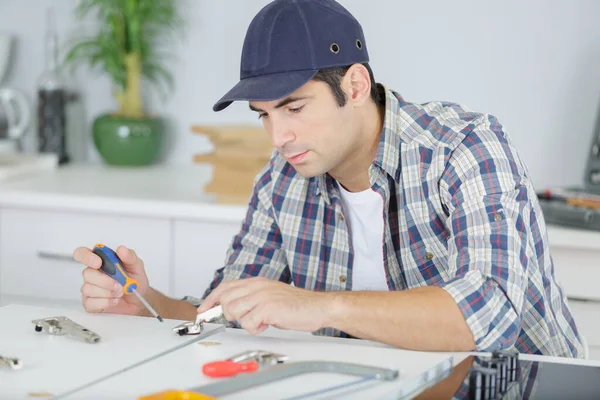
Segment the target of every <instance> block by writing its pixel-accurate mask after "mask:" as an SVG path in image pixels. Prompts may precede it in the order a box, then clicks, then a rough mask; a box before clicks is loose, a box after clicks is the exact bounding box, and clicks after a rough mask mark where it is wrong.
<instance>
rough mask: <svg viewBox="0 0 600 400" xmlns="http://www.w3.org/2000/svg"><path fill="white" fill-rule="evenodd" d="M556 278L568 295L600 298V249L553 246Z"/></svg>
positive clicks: (593, 298) (590, 298)
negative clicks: (599, 284) (599, 285)
mask: <svg viewBox="0 0 600 400" xmlns="http://www.w3.org/2000/svg"><path fill="white" fill-rule="evenodd" d="M551 253H552V259H553V260H554V271H555V275H556V278H557V279H558V281H559V282H560V283H561V285H562V287H563V289H564V290H565V292H566V294H567V296H568V297H573V298H580V299H588V300H600V288H599V287H598V282H600V251H596V250H590V249H573V248H567V247H560V246H555V247H552V248H551Z"/></svg>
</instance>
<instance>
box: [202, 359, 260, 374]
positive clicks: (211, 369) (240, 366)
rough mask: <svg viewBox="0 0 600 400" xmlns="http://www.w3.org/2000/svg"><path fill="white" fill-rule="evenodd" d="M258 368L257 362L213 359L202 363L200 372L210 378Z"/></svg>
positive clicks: (252, 370)
mask: <svg viewBox="0 0 600 400" xmlns="http://www.w3.org/2000/svg"><path fill="white" fill-rule="evenodd" d="M258 368H259V365H258V362H256V361H248V362H236V361H232V360H223V361H213V362H210V363H207V364H204V366H203V367H202V372H203V373H204V375H206V376H210V377H211V378H225V377H228V376H235V375H237V374H239V373H241V372H254V371H257V370H258Z"/></svg>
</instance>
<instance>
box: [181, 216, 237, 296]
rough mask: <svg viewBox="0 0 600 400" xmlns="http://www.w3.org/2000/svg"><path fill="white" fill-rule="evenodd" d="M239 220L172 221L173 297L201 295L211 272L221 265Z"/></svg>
mask: <svg viewBox="0 0 600 400" xmlns="http://www.w3.org/2000/svg"><path fill="white" fill-rule="evenodd" d="M240 227H241V221H240V223H238V224H236V223H214V222H201V221H181V220H178V221H175V223H174V229H173V232H174V240H173V243H174V246H175V247H174V249H175V250H174V252H175V254H174V282H175V288H174V293H175V297H178V298H181V297H183V296H194V297H202V295H203V294H204V291H205V290H206V289H207V288H208V285H209V284H210V283H211V282H212V280H213V276H214V273H215V271H216V270H217V269H219V268H221V267H222V266H223V263H224V261H225V255H226V252H227V249H228V248H229V246H230V245H231V243H232V241H233V237H234V236H235V235H236V234H237V233H238V232H239V231H240Z"/></svg>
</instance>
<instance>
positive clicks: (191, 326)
mask: <svg viewBox="0 0 600 400" xmlns="http://www.w3.org/2000/svg"><path fill="white" fill-rule="evenodd" d="M222 316H223V309H222V308H221V306H220V305H219V306H216V307H213V308H211V309H210V310H208V311H205V312H203V313H200V314H198V315H196V320H195V321H189V322H184V323H182V324H179V325H177V326H176V327H175V328H173V332H175V333H177V334H178V335H179V336H183V335H199V334H201V333H202V332H203V331H204V323H205V322H210V321H211V320H214V319H216V318H220V317H222Z"/></svg>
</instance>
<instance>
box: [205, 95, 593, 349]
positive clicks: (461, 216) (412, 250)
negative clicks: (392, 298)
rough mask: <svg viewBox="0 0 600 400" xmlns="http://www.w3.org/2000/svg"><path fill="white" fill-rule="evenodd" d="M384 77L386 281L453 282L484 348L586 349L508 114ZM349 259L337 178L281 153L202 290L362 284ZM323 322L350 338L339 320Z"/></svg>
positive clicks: (374, 175) (379, 174)
mask: <svg viewBox="0 0 600 400" xmlns="http://www.w3.org/2000/svg"><path fill="white" fill-rule="evenodd" d="M380 88H381V89H382V90H383V91H384V92H385V104H386V105H385V107H386V112H385V122H384V127H383V130H382V134H381V139H380V142H379V148H378V152H377V156H376V159H375V160H374V161H373V163H372V164H371V166H370V168H369V179H370V182H371V187H372V189H373V190H375V191H376V192H378V193H379V194H380V195H381V196H382V197H383V199H384V202H385V203H384V210H386V211H385V218H384V238H383V252H384V266H383V267H384V268H385V274H386V277H387V285H388V287H389V290H407V289H412V288H416V287H421V286H425V285H436V286H439V287H441V288H443V289H445V290H446V291H447V292H448V293H449V294H450V295H451V296H452V297H453V298H454V300H455V301H456V303H457V304H458V306H459V308H460V310H461V311H462V313H463V315H464V317H465V319H466V321H467V323H468V325H469V327H470V328H471V331H472V332H473V335H474V338H475V343H476V346H477V347H476V350H478V351H489V350H493V349H504V348H513V347H514V348H516V349H518V350H519V351H520V352H523V353H535V354H547V355H554V356H566V357H582V354H583V347H582V344H581V341H580V338H579V333H578V331H577V328H576V325H575V322H574V321H573V317H572V316H571V313H570V311H569V308H568V305H567V301H566V297H565V294H564V292H563V291H562V289H561V287H560V285H559V284H558V282H557V281H556V278H555V276H554V270H553V264H552V258H551V256H550V251H549V248H548V238H547V234H546V226H545V222H544V217H543V214H542V210H541V208H540V207H539V204H538V201H537V197H536V195H535V191H534V188H533V186H532V183H531V180H530V178H529V175H528V171H527V169H526V167H525V165H524V164H523V162H522V161H521V159H520V157H519V155H518V154H517V151H516V150H515V148H514V147H513V144H512V143H511V140H510V139H509V137H508V136H507V134H506V132H505V131H504V130H503V127H502V125H500V122H498V120H497V119H496V118H495V117H494V116H492V115H489V114H480V113H475V112H472V111H469V110H467V109H466V108H465V107H463V106H459V105H457V104H452V103H445V102H430V103H426V104H413V103H408V102H406V101H404V99H403V98H402V97H401V96H400V95H398V94H397V93H395V92H393V91H391V90H389V89H387V88H385V87H380ZM352 262H353V255H352V246H351V238H350V235H349V232H348V228H347V225H346V222H345V219H344V210H343V209H342V202H341V201H340V193H339V189H338V188H337V185H336V184H335V182H334V181H333V178H331V177H330V176H329V175H327V174H325V175H321V176H317V177H313V178H304V177H302V176H301V175H299V174H298V173H296V171H295V170H294V168H293V167H292V166H291V165H290V164H288V163H287V161H286V160H285V159H284V158H283V157H281V156H279V155H278V154H277V152H274V154H273V157H272V159H271V160H270V162H269V164H268V165H266V166H265V168H264V169H263V171H262V172H261V173H260V174H259V175H258V176H257V178H256V181H255V186H254V191H253V194H252V196H251V199H250V202H249V209H248V213H247V216H246V218H245V220H244V221H243V224H242V229H241V231H240V233H239V234H238V235H236V236H235V237H234V239H233V243H232V246H231V247H230V249H229V250H228V253H227V257H226V262H225V267H223V268H221V269H219V270H217V271H216V274H215V279H214V281H213V282H212V284H211V285H210V287H209V288H208V289H207V291H206V293H205V294H204V297H206V296H207V295H208V294H209V293H210V291H211V290H212V289H214V288H215V287H216V286H217V285H218V284H219V283H220V282H221V281H223V280H235V279H240V278H246V277H253V276H262V277H266V278H270V279H276V280H279V281H283V282H287V283H293V284H294V285H295V286H296V287H299V288H304V289H309V290H316V291H339V290H352V283H353V282H352ZM315 333H316V334H324V335H334V336H342V337H344V336H347V335H346V334H345V333H343V332H339V331H336V330H334V329H331V328H326V329H323V330H321V331H319V332H315Z"/></svg>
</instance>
